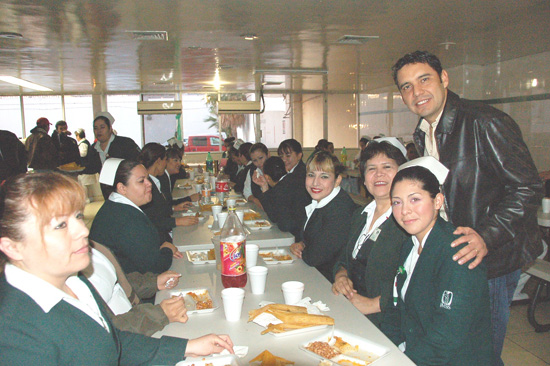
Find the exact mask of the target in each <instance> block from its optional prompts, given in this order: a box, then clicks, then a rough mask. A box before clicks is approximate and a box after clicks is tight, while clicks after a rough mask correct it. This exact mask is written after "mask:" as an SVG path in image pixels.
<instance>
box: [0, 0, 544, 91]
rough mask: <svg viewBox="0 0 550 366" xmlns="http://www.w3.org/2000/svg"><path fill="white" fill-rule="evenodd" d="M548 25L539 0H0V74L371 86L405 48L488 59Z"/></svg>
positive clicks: (310, 87)
mask: <svg viewBox="0 0 550 366" xmlns="http://www.w3.org/2000/svg"><path fill="white" fill-rule="evenodd" d="M548 29H550V2H549V1H548V0H524V1H517V0H486V1H471V0H457V1H441V0H409V1H403V0H361V1H357V0H299V1H296V0H272V1H268V0H254V1H252V0H195V1H169V0H156V1H151V0H97V1H84V0H12V1H5V0H3V1H0V32H13V33H19V34H21V35H22V38H18V37H14V36H13V35H11V36H10V35H8V36H7V37H2V34H1V33H0V75H2V76H15V77H19V78H22V79H25V80H28V81H31V82H34V83H37V84H40V85H42V86H45V87H47V88H50V89H52V90H53V91H54V93H107V92H118V93H120V92H171V91H195V92H197V91H198V92H205V91H210V90H214V89H213V80H214V78H215V76H216V72H218V75H219V81H220V84H221V85H222V90H223V91H226V92H231V91H254V90H259V89H261V88H263V89H264V90H266V91H269V90H273V91H281V92H283V91H286V92H288V91H292V92H307V91H320V90H327V91H334V92H345V91H348V92H349V91H358V90H361V91H367V92H368V91H373V90H377V89H378V88H380V87H384V86H388V85H391V84H392V79H391V75H390V67H391V65H392V64H393V63H394V62H395V60H396V59H397V58H399V57H400V56H401V55H403V54H404V53H406V52H410V51H414V50H416V49H425V50H429V51H432V52H434V53H436V54H437V55H438V56H440V58H441V60H442V62H443V64H444V65H445V66H446V67H448V68H450V67H454V66H458V65H463V64H467V65H488V64H496V63H499V62H503V61H507V60H512V59H517V58H520V57H524V56H528V55H533V54H538V53H542V52H547V51H550V36H549V34H550V33H549V32H548ZM135 31H140V32H152V31H160V32H165V33H161V34H151V33H145V34H137V35H136V33H135ZM247 35H254V36H256V38H255V39H254V37H247V38H253V39H245V38H246V37H245V36H247ZM350 35H351V36H360V37H371V36H377V37H378V38H376V37H373V38H367V39H366V40H367V41H365V42H357V43H358V44H354V43H353V42H345V41H346V39H344V42H343V43H342V42H340V43H339V42H338V40H339V39H342V37H345V36H350ZM360 40H361V38H360ZM363 40H365V39H363ZM262 69H263V70H272V71H273V70H280V69H286V70H301V69H317V70H326V74H324V73H323V74H308V73H299V72H295V73H284V74H278V73H276V72H272V73H270V72H263V73H261V72H260V73H259V72H255V70H262ZM21 92H22V93H26V94H28V93H32V92H31V90H30V89H26V88H23V89H21V90H20V88H19V87H18V86H13V85H10V84H7V83H5V82H0V94H3V95H18V94H20V93H21Z"/></svg>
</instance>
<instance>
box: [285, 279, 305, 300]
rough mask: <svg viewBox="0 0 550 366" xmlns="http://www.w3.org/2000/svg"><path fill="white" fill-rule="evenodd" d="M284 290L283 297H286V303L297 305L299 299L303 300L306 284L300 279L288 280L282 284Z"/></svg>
mask: <svg viewBox="0 0 550 366" xmlns="http://www.w3.org/2000/svg"><path fill="white" fill-rule="evenodd" d="M281 288H282V290H283V297H284V298H285V304H287V305H296V304H297V303H298V301H300V300H302V295H303V294H304V284H303V283H302V282H299V281H288V282H284V283H283V284H282V285H281Z"/></svg>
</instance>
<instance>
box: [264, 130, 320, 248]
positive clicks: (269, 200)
mask: <svg viewBox="0 0 550 366" xmlns="http://www.w3.org/2000/svg"><path fill="white" fill-rule="evenodd" d="M277 152H278V154H279V156H280V159H282V161H283V163H284V169H285V170H286V172H287V174H285V175H283V176H281V177H279V179H277V180H275V181H274V182H273V183H277V184H276V185H275V184H271V183H269V182H267V181H266V180H265V179H262V177H254V182H255V183H256V184H258V185H259V186H260V188H261V190H262V194H261V195H260V196H259V200H260V202H261V204H262V206H263V209H264V210H265V212H266V213H267V215H268V217H269V219H270V220H271V221H273V222H275V223H276V224H277V226H278V227H279V229H280V230H281V231H288V232H290V233H291V234H292V235H294V238H295V239H296V240H297V241H299V240H301V238H302V237H301V232H302V227H303V224H304V220H305V217H306V212H305V209H304V207H306V206H307V205H308V204H309V203H311V197H310V196H309V194H308V193H307V190H306V186H305V178H306V166H305V164H304V163H303V162H302V154H303V153H302V145H300V143H299V142H298V141H296V140H294V139H288V140H284V141H283V142H281V144H280V145H279V148H278V149H277ZM280 159H277V160H272V158H269V159H267V161H270V160H271V161H272V162H275V161H279V160H280ZM267 161H266V164H267ZM264 168H266V169H267V167H266V166H265V165H264ZM269 169H271V166H270V168H269ZM264 173H265V172H264ZM271 178H273V176H272V177H271ZM268 183H269V184H268Z"/></svg>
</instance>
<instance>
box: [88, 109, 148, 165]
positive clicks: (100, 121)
mask: <svg viewBox="0 0 550 366" xmlns="http://www.w3.org/2000/svg"><path fill="white" fill-rule="evenodd" d="M114 121H115V119H114V118H113V116H112V115H111V113H109V112H100V113H99V114H98V115H97V116H96V118H95V119H94V135H95V138H96V140H97V141H96V142H94V143H93V144H92V148H91V149H89V150H88V162H89V164H88V166H87V167H86V168H87V169H86V170H85V171H84V173H85V174H94V173H99V172H100V171H101V166H102V165H103V164H104V163H105V160H107V159H108V158H118V159H128V160H136V158H137V156H138V154H139V152H140V151H141V150H140V149H139V146H137V145H136V143H135V142H134V140H132V139H131V138H128V137H122V136H118V135H115V134H114V133H113V122H114Z"/></svg>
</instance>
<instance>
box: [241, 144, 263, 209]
mask: <svg viewBox="0 0 550 366" xmlns="http://www.w3.org/2000/svg"><path fill="white" fill-rule="evenodd" d="M267 158H269V150H267V146H265V145H264V144H262V143H261V142H257V143H255V144H254V145H252V146H251V147H250V160H251V161H252V164H253V166H252V167H251V168H250V169H249V171H248V174H247V175H246V180H245V181H244V188H243V196H244V198H246V199H247V200H248V202H253V203H255V204H256V206H258V207H260V208H262V203H261V202H260V200H259V199H258V198H259V197H260V195H261V194H262V189H261V188H260V186H259V185H258V184H256V183H255V182H254V179H253V178H254V177H256V178H258V177H260V176H261V175H262V174H263V171H262V169H263V167H264V163H265V161H266V160H267Z"/></svg>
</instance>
